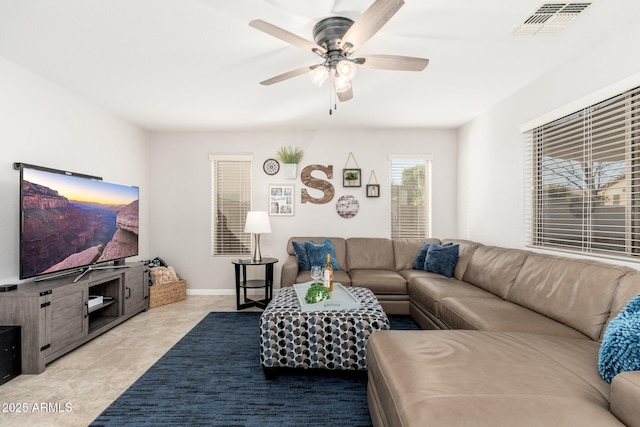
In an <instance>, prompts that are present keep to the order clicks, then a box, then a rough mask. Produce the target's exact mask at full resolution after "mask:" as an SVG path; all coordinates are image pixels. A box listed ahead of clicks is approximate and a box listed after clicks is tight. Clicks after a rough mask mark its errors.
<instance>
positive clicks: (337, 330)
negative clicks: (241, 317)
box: [260, 287, 390, 370]
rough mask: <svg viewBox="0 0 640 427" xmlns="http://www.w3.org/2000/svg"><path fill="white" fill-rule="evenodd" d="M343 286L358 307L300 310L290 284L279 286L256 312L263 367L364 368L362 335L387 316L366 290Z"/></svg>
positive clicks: (383, 322)
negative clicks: (360, 306)
mask: <svg viewBox="0 0 640 427" xmlns="http://www.w3.org/2000/svg"><path fill="white" fill-rule="evenodd" d="M346 289H348V290H349V292H351V293H352V294H353V295H354V296H355V297H356V298H357V299H358V300H360V301H361V303H362V308H359V309H355V310H338V311H317V312H305V313H303V312H301V311H300V303H299V301H298V298H297V296H296V293H295V290H294V289H293V287H287V288H282V289H280V291H279V292H278V294H277V295H276V297H275V298H274V299H273V300H272V301H271V302H270V303H269V305H268V306H267V308H266V309H265V311H264V312H263V313H262V315H261V316H260V360H261V363H262V366H263V368H278V367H289V368H320V369H333V370H366V369H367V358H366V349H365V346H366V344H367V338H368V337H369V335H371V333H372V332H374V331H377V330H382V329H390V325H389V319H388V318H387V315H386V314H385V312H384V310H383V309H382V306H381V305H380V302H378V299H377V298H376V296H375V295H374V294H373V292H371V290H369V289H366V288H358V287H346Z"/></svg>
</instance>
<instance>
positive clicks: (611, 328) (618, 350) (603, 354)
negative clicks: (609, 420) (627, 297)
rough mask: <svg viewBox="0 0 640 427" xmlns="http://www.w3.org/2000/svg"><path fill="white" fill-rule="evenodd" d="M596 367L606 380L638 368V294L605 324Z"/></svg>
mask: <svg viewBox="0 0 640 427" xmlns="http://www.w3.org/2000/svg"><path fill="white" fill-rule="evenodd" d="M598 369H599V370H600V375H602V378H604V379H605V381H607V382H611V380H612V379H613V377H615V376H616V375H618V374H619V373H620V372H627V371H637V370H640V294H639V295H638V296H637V297H635V298H634V299H632V300H631V301H629V303H628V304H627V305H626V306H625V307H624V309H622V311H621V312H620V313H619V314H618V315H617V316H616V317H615V319H613V320H612V321H611V322H610V323H609V325H608V326H607V330H606V331H605V333H604V335H603V337H602V344H601V345H600V351H599V352H598Z"/></svg>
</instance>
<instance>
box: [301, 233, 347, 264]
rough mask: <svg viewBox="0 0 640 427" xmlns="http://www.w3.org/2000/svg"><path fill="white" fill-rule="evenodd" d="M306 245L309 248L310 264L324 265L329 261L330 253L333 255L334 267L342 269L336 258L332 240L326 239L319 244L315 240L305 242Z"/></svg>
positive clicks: (332, 262)
mask: <svg viewBox="0 0 640 427" xmlns="http://www.w3.org/2000/svg"><path fill="white" fill-rule="evenodd" d="M304 246H305V248H306V249H307V256H308V257H309V264H310V265H319V266H324V265H325V264H326V263H327V254H329V255H331V266H332V267H333V269H334V270H340V265H338V260H336V254H335V252H334V249H333V243H331V240H329V239H324V241H323V242H322V243H320V244H319V245H316V244H315V243H313V242H304Z"/></svg>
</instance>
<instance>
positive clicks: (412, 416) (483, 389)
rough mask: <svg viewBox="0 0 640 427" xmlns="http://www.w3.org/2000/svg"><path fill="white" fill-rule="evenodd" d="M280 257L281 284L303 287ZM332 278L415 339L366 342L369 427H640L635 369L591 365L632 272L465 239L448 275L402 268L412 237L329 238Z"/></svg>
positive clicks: (389, 334) (401, 335)
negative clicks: (404, 321)
mask: <svg viewBox="0 0 640 427" xmlns="http://www.w3.org/2000/svg"><path fill="white" fill-rule="evenodd" d="M323 239H324V238H319V237H315V238H309V237H293V238H291V239H290V240H289V243H288V245H287V248H288V252H289V254H290V255H291V256H290V257H289V258H288V259H287V260H285V262H284V263H283V267H282V275H281V285H282V286H287V285H291V284H292V283H296V282H302V281H307V280H309V277H308V272H299V271H298V269H297V262H296V260H295V255H294V252H293V248H292V245H291V241H294V240H295V241H306V240H313V241H315V242H316V243H320V242H321V241H322V240H323ZM331 240H332V242H333V244H334V247H335V252H336V258H337V260H338V262H339V263H340V266H341V270H340V272H339V273H338V272H336V276H335V277H336V281H339V282H341V283H343V284H345V285H347V286H349V285H352V286H364V287H368V288H370V289H372V290H373V291H374V293H375V294H376V295H377V296H378V298H379V300H380V301H381V304H382V305H383V307H385V310H387V312H388V313H390V314H407V313H408V314H410V315H411V317H412V318H413V319H414V320H415V321H416V322H417V323H418V324H419V325H420V326H421V327H422V328H423V329H428V330H423V331H393V330H392V331H378V332H376V333H375V334H373V335H372V336H371V337H370V338H369V341H368V346H367V361H368V365H369V372H368V376H369V382H368V400H369V410H370V413H371V418H372V421H373V424H374V426H516V425H517V426H529V425H532V426H533V425H535V426H538V425H539V426H549V425H554V426H557V425H563V426H609V425H628V426H640V372H639V371H635V372H626V373H622V374H619V375H617V376H616V377H615V378H614V380H613V381H612V383H611V384H609V383H607V382H606V381H604V380H603V379H602V378H601V376H600V374H599V372H598V368H597V361H598V349H599V347H600V340H601V339H602V334H603V333H604V330H605V328H606V325H607V324H608V322H609V321H610V320H611V319H613V318H614V317H615V316H616V315H617V313H618V312H619V311H620V310H621V309H622V308H623V307H624V305H625V304H626V303H627V302H628V301H629V300H630V299H631V298H633V297H634V296H636V295H637V294H638V293H640V272H638V271H636V270H634V269H630V268H627V267H621V266H616V265H613V264H606V263H601V262H596V261H590V260H588V261H587V260H579V259H572V258H567V257H559V256H550V255H542V254H538V253H534V252H529V251H522V250H517V249H506V248H499V247H492V246H485V245H482V244H480V243H477V242H470V241H465V240H442V241H440V240H437V239H434V241H436V242H441V243H445V242H454V243H457V244H459V245H460V256H459V259H458V263H457V265H456V268H455V271H454V276H453V277H452V278H447V277H444V276H440V275H437V274H434V273H429V272H426V271H419V270H413V269H412V266H413V261H414V259H415V257H416V255H417V253H418V250H419V248H420V246H421V245H422V242H423V240H417V239H393V240H392V239H381V238H347V239H342V238H331Z"/></svg>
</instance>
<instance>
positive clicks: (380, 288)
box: [349, 269, 407, 295]
mask: <svg viewBox="0 0 640 427" xmlns="http://www.w3.org/2000/svg"><path fill="white" fill-rule="evenodd" d="M349 275H350V276H351V286H360V287H363V288H369V289H371V290H372V291H373V293H374V294H401V295H406V294H407V281H406V280H405V278H404V277H402V276H401V275H400V274H398V273H397V272H395V271H390V270H365V269H363V270H350V271H349Z"/></svg>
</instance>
